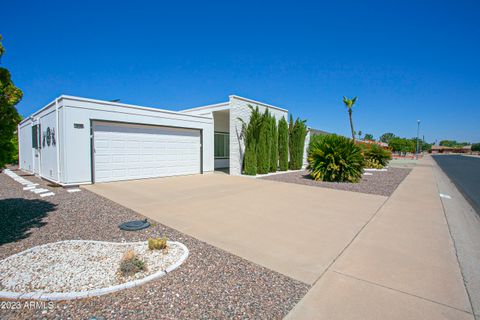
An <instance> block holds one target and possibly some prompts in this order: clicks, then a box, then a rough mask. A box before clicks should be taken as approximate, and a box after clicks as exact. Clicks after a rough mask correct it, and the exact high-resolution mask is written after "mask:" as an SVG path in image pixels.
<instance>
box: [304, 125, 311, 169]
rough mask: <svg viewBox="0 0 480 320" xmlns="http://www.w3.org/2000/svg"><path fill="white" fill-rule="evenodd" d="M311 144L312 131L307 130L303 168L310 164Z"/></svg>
mask: <svg viewBox="0 0 480 320" xmlns="http://www.w3.org/2000/svg"><path fill="white" fill-rule="evenodd" d="M309 144H310V131H307V136H306V137H305V147H304V149H303V168H306V167H307V166H308V161H307V157H308V145H309Z"/></svg>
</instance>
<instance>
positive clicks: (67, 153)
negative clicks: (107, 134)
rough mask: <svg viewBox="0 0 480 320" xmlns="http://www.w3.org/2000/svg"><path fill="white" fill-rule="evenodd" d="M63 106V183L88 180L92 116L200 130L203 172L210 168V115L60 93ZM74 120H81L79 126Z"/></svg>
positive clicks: (211, 122) (100, 118) (211, 142)
mask: <svg viewBox="0 0 480 320" xmlns="http://www.w3.org/2000/svg"><path fill="white" fill-rule="evenodd" d="M60 103H61V104H62V105H63V106H64V107H65V114H64V119H63V120H64V123H63V125H64V126H65V130H64V131H65V140H64V155H63V158H64V161H65V164H66V170H65V177H64V183H68V184H79V183H90V182H91V170H92V167H91V150H90V148H91V143H90V134H91V133H90V125H91V124H90V122H91V121H93V120H99V121H102V120H103V121H113V122H126V123H135V124H148V125H158V126H170V127H180V128H190V129H198V130H202V135H203V157H202V162H203V172H209V171H213V165H214V161H213V119H212V118H209V117H201V116H190V115H185V114H179V113H177V112H171V111H166V110H160V109H153V108H142V109H139V108H138V107H135V106H129V105H124V104H119V103H109V102H106V101H98V100H90V99H83V98H75V97H62V98H61V99H60ZM74 124H83V128H82V129H77V128H74Z"/></svg>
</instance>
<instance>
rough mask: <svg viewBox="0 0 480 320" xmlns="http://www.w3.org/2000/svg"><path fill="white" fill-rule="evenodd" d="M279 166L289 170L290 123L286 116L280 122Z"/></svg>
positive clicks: (281, 169)
mask: <svg viewBox="0 0 480 320" xmlns="http://www.w3.org/2000/svg"><path fill="white" fill-rule="evenodd" d="M278 166H279V169H280V171H286V170H288V124H287V120H285V118H282V119H280V121H279V122H278Z"/></svg>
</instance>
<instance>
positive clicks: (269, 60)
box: [0, 0, 480, 142]
mask: <svg viewBox="0 0 480 320" xmlns="http://www.w3.org/2000/svg"><path fill="white" fill-rule="evenodd" d="M120 2H121V1H95V2H93V1H92V2H90V1H77V2H76V3H74V2H73V1H72V2H71V3H69V2H65V1H61V2H60V1H58V2H55V1H30V2H29V1H9V2H6V3H4V4H2V6H1V7H2V18H1V20H0V33H1V34H2V35H3V37H4V41H3V44H4V46H5V47H6V49H7V53H6V54H5V55H4V57H3V58H2V61H1V62H2V66H4V67H7V68H8V69H9V70H10V71H11V72H12V75H13V79H14V81H15V84H16V85H17V86H18V87H20V88H21V89H22V90H23V92H24V98H23V100H22V102H21V103H20V104H19V105H18V109H19V111H20V113H21V114H22V115H29V114H30V113H31V112H33V111H35V110H36V109H38V108H40V107H42V106H44V105H45V104H46V103H48V102H49V101H51V100H53V99H54V98H55V97H57V96H59V95H60V94H69V95H78V96H84V97H89V98H96V99H106V100H111V99H121V101H122V102H125V103H132V104H139V105H145V106H152V107H159V108H166V109H173V110H180V109H183V108H188V107H195V106H199V105H202V104H209V103H216V102H222V101H226V100H227V99H228V95H230V94H237V95H241V96H245V97H248V98H252V99H256V100H260V101H264V102H267V103H271V104H274V105H278V106H280V107H285V108H288V109H289V110H290V111H291V112H292V113H293V114H294V116H300V117H301V118H305V119H308V124H309V125H310V126H311V127H315V128H318V129H323V130H327V131H331V132H337V133H340V134H348V132H349V126H348V115H347V112H346V110H345V108H344V107H343V105H342V96H344V95H346V96H358V97H359V98H358V103H357V105H356V106H355V107H354V115H353V116H354V123H355V126H356V129H357V130H362V132H364V133H373V134H374V136H375V137H378V136H379V135H380V134H381V133H383V132H394V133H395V134H397V135H400V136H406V137H412V136H415V134H416V120H417V119H420V120H421V121H422V124H421V134H424V135H425V139H426V140H427V141H431V142H432V141H435V140H441V139H456V140H462V141H464V140H466V141H471V142H474V141H480V129H479V127H480V126H479V120H480V103H479V102H478V97H479V96H480V76H479V75H480V20H479V19H478V13H479V12H480V1H475V0H472V1H441V0H440V1H389V0H383V1H324V2H321V1H315V2H313V1H312V2H302V1H272V2H267V1H253V2H249V1H238V2H230V1H196V2H187V1H168V2H167V1H165V2H163V1H151V2H145V1H140V0H139V1H135V2H130V1H129V2H124V3H120Z"/></svg>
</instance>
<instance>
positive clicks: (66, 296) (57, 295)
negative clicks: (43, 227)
mask: <svg viewBox="0 0 480 320" xmlns="http://www.w3.org/2000/svg"><path fill="white" fill-rule="evenodd" d="M52 243H102V244H113V245H126V244H135V243H145V245H147V241H137V242H111V241H96V240H64V241H57V242H52ZM52 243H47V244H43V245H39V246H35V247H31V248H29V249H27V250H24V251H22V252H19V253H16V254H13V255H11V256H9V257H7V258H5V259H4V260H3V261H5V260H9V259H12V258H14V257H16V256H18V255H21V254H24V253H26V252H30V251H33V250H36V249H37V248H39V247H42V246H46V245H51V244H52ZM167 244H176V245H178V246H180V247H181V248H182V249H183V254H182V255H181V257H180V259H179V260H178V261H176V262H175V263H174V264H172V265H171V266H169V267H168V268H166V269H165V270H158V271H157V272H155V273H152V274H151V275H148V276H146V277H144V278H142V279H137V280H132V281H129V282H125V283H122V284H117V285H114V286H109V287H105V288H100V289H94V290H87V291H75V292H14V291H0V298H5V299H35V300H45V301H50V300H75V299H83V298H87V297H95V296H101V295H105V294H108V293H112V292H116V291H120V290H123V289H128V288H133V287H136V286H140V285H142V284H144V283H147V282H149V281H152V280H155V279H158V278H161V277H163V276H165V275H166V274H168V273H170V272H172V271H173V270H175V269H177V268H178V267H179V266H180V265H181V264H182V263H183V262H184V261H185V260H186V259H187V257H188V254H189V251H188V248H187V247H186V246H185V245H184V244H183V243H181V242H177V241H168V242H167Z"/></svg>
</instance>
